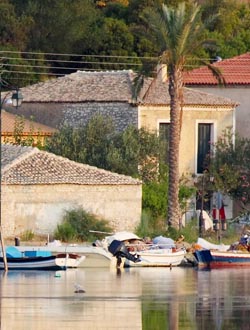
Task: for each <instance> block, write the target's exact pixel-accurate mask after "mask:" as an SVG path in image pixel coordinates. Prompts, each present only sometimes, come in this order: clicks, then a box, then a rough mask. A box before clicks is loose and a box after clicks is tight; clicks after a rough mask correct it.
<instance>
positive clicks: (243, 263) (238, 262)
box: [194, 250, 250, 269]
mask: <svg viewBox="0 0 250 330" xmlns="http://www.w3.org/2000/svg"><path fill="white" fill-rule="evenodd" d="M194 257H195V258H196V260H197V263H198V267H199V268H210V269H212V268H235V267H240V268H243V267H250V253H245V252H241V251H211V250H199V251H195V252H194Z"/></svg>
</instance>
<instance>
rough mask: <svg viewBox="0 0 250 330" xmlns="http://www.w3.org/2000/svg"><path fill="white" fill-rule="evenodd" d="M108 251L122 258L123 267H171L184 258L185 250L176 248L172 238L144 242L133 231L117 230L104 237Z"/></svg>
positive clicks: (159, 238)
mask: <svg viewBox="0 0 250 330" xmlns="http://www.w3.org/2000/svg"><path fill="white" fill-rule="evenodd" d="M106 241H107V242H108V249H109V251H110V252H111V253H112V254H113V255H114V256H115V257H116V258H117V259H118V265H119V263H121V260H120V259H122V260H123V264H124V267H173V266H178V265H180V264H181V262H182V261H183V260H184V258H185V255H186V250H185V249H184V248H180V249H177V248H176V246H175V243H174V241H173V240H172V239H170V238H167V237H162V236H159V237H156V238H155V239H153V241H152V242H151V243H145V242H144V241H143V240H142V239H141V238H139V237H138V236H136V235H135V234H133V233H129V232H119V233H116V234H115V235H112V236H109V237H107V238H106Z"/></svg>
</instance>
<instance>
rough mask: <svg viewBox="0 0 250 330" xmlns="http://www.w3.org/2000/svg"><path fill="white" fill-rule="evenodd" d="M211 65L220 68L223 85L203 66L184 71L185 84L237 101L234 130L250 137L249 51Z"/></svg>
mask: <svg viewBox="0 0 250 330" xmlns="http://www.w3.org/2000/svg"><path fill="white" fill-rule="evenodd" d="M213 65H214V66H215V67H217V68H219V69H220V70H221V73H222V74H223V77H224V79H225V82H226V84H225V86H220V85H218V82H217V80H216V79H215V78H214V76H213V75H212V74H211V72H210V71H209V70H208V69H207V67H204V66H203V67H200V68H197V69H194V70H191V71H190V72H188V73H186V75H185V78H184V81H185V85H186V86H187V87H190V88H195V89H196V90H199V91H203V92H206V93H212V94H213V95H218V96H223V97H229V98H232V99H233V100H235V101H237V103H238V104H239V107H238V108H237V112H236V118H235V121H236V122H235V128H236V132H237V133H238V134H239V135H240V136H242V137H245V138H250V130H249V126H250V52H248V53H245V54H242V55H239V56H235V57H233V58H229V59H225V60H221V59H219V61H217V62H215V63H214V64H213Z"/></svg>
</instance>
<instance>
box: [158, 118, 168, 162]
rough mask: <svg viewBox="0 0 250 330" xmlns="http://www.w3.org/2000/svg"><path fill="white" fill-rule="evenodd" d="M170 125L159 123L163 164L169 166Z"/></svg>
mask: <svg viewBox="0 0 250 330" xmlns="http://www.w3.org/2000/svg"><path fill="white" fill-rule="evenodd" d="M169 135H170V123H159V137H160V141H161V154H160V160H161V162H163V163H165V164H168V162H169V158H168V152H169Z"/></svg>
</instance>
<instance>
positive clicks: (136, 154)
mask: <svg viewBox="0 0 250 330" xmlns="http://www.w3.org/2000/svg"><path fill="white" fill-rule="evenodd" d="M46 149H47V150H48V151H50V152H53V153H55V154H58V155H61V156H63V157H67V158H69V159H71V160H74V161H77V162H80V163H85V164H89V165H93V166H97V167H99V168H103V169H106V170H110V171H113V172H117V173H121V174H125V175H131V176H134V177H140V178H142V179H143V180H144V181H148V180H150V179H152V177H154V176H155V173H156V172H157V166H158V165H157V164H158V158H159V150H160V145H159V139H158V136H157V135H156V134H155V133H150V132H147V131H146V130H145V129H140V130H138V129H136V128H135V127H132V126H131V127H128V128H127V129H126V130H125V131H124V132H116V131H115V128H114V125H113V123H112V120H111V119H110V118H104V117H103V116H101V115H97V116H94V117H92V118H91V119H90V120H89V122H88V123H87V125H86V126H83V127H79V128H73V127H69V126H65V127H62V128H61V129H60V131H59V132H56V133H55V134H54V135H53V137H52V138H51V139H49V141H48V143H47V146H46Z"/></svg>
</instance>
